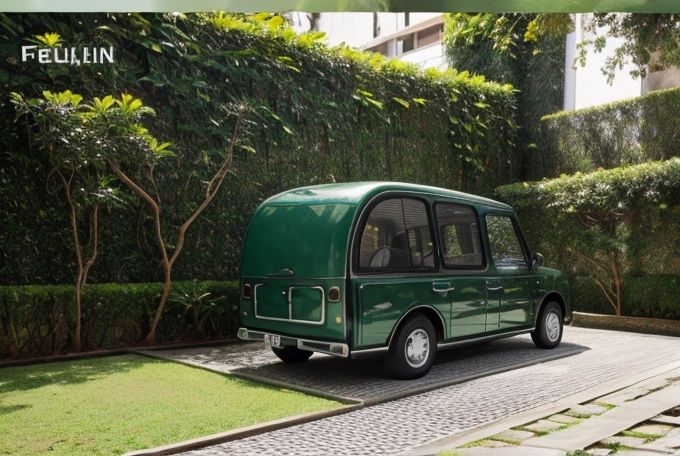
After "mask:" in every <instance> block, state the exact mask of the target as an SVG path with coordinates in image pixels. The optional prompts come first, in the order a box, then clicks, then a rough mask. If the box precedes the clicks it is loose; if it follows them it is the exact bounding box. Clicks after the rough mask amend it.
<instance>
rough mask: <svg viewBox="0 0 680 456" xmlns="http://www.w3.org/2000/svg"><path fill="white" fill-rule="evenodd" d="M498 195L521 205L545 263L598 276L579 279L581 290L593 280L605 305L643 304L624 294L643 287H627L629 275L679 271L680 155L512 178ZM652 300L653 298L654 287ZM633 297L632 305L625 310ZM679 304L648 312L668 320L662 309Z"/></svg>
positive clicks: (621, 309)
mask: <svg viewBox="0 0 680 456" xmlns="http://www.w3.org/2000/svg"><path fill="white" fill-rule="evenodd" d="M496 196H497V198H498V199H500V200H502V201H504V202H506V203H508V204H510V205H512V206H514V207H515V209H516V210H517V212H518V216H519V218H520V220H521V221H522V225H523V226H524V228H525V232H526V236H527V239H528V242H529V244H530V246H531V247H532V249H533V250H534V251H541V252H543V253H544V254H546V261H547V263H546V264H548V265H551V266H554V267H556V268H558V269H561V270H564V271H565V272H566V273H567V274H569V275H570V276H571V277H582V276H585V277H588V278H590V279H591V280H592V284H583V283H578V281H573V284H572V285H573V286H574V287H575V290H576V291H575V296H581V297H583V296H594V295H595V292H594V291H593V290H594V289H593V286H595V287H597V288H598V289H599V296H600V298H599V300H600V301H601V302H603V303H604V305H605V306H607V305H608V306H609V308H610V309H612V308H613V309H615V310H616V312H617V313H622V314H624V315H633V313H636V312H641V310H640V308H641V307H640V305H638V304H636V302H637V301H636V300H635V299H636V298H632V297H631V298H630V299H629V298H627V297H626V293H628V292H631V293H634V291H631V290H634V289H636V288H635V287H637V285H635V286H633V287H634V288H632V289H631V288H630V286H629V285H627V284H630V283H632V282H630V280H631V279H630V277H627V276H636V277H637V276H642V277H644V276H659V275H660V276H666V275H680V260H679V258H680V205H679V204H678V201H680V158H673V159H671V160H668V161H665V162H650V163H644V164H641V165H636V166H629V167H622V168H615V169H610V170H603V171H598V172H594V173H589V174H581V173H577V174H575V175H573V176H569V177H562V178H557V179H552V180H544V181H541V182H526V183H518V184H512V185H508V186H503V187H499V188H498V189H497V193H496ZM641 280H642V279H641ZM641 283H646V282H641ZM664 296H665V295H664ZM574 299H575V300H576V299H581V298H577V297H575V298H574ZM583 299H586V304H584V305H586V306H588V307H591V306H593V307H595V304H594V303H593V302H592V301H591V298H590V297H588V298H583ZM649 299H655V298H654V295H653V294H652V293H651V292H650V294H649ZM659 299H660V301H663V302H668V301H665V298H661V297H660V298H659ZM627 302H630V303H632V304H631V305H633V306H634V307H633V308H632V309H626V308H625V305H626V303H627ZM650 305H652V304H650ZM575 308H577V309H578V308H579V306H578V305H577V304H575ZM677 308H678V306H677V305H676V306H675V308H674V309H673V308H671V309H670V310H669V309H666V308H665V307H663V306H662V307H659V308H657V309H655V310H653V311H652V310H649V309H648V311H647V313H648V314H654V316H655V317H656V318H664V317H661V316H659V315H658V314H666V315H676V312H677V311H678V310H677ZM650 309H652V308H651V307H650Z"/></svg>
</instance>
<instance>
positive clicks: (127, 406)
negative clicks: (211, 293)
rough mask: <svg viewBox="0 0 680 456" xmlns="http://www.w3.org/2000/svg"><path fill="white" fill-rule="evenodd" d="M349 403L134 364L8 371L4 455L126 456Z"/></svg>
mask: <svg viewBox="0 0 680 456" xmlns="http://www.w3.org/2000/svg"><path fill="white" fill-rule="evenodd" d="M340 406H341V404H339V403H337V402H333V401H329V400H325V399H320V398H316V397H311V396H306V395H304V394H301V393H297V392H293V391H287V390H283V389H277V388H271V387H267V386H262V385H258V384H256V383H252V382H247V381H242V380H239V379H234V378H230V377H227V376H224V375H219V374H215V373H211V372H207V371H204V370H201V369H195V368H192V367H188V366H183V365H179V364H175V363H170V362H165V361H160V360H155V359H149V358H145V357H141V356H135V355H125V356H117V357H111V358H99V359H91V360H81V361H71V362H60V363H51V364H41V365H36V366H27V367H9V368H2V369H0V454H13V455H14V454H17V455H20V454H25V455H29V454H30V455H36V454H48V453H49V454H50V455H62V454H63V455H77V454H87V455H92V454H121V453H124V452H126V451H131V450H137V449H142V448H149V447H154V446H159V445H166V444H169V443H175V442H180V441H182V440H186V439H190V438H195V437H200V436H204V435H208V434H214V433H217V432H223V431H228V430H231V429H236V428H240V427H244V426H249V425H252V424H256V423H262V422H265V421H270V420H275V419H278V418H282V417H286V416H293V415H298V414H302V413H308V412H314V411H319V410H328V409H332V408H337V407H340Z"/></svg>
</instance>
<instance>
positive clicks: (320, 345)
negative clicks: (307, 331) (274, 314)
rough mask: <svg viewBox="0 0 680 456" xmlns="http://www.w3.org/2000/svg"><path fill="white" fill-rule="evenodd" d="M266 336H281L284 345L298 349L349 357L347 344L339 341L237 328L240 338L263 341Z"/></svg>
mask: <svg viewBox="0 0 680 456" xmlns="http://www.w3.org/2000/svg"><path fill="white" fill-rule="evenodd" d="M267 336H281V342H282V343H283V344H284V345H293V346H296V347H297V348H299V349H300V350H309V351H313V352H319V353H325V354H327V355H333V356H339V357H341V358H348V357H349V345H347V344H342V343H339V342H325V341H320V340H310V339H299V338H297V337H289V336H283V335H280V334H273V333H266V332H262V331H255V330H252V329H248V328H239V329H238V338H239V339H241V340H258V341H264V340H265V338H266V337H267Z"/></svg>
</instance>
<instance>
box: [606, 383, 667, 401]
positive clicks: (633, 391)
mask: <svg viewBox="0 0 680 456" xmlns="http://www.w3.org/2000/svg"><path fill="white" fill-rule="evenodd" d="M667 383H668V380H667V379H665V378H657V379H654V380H652V381H649V382H645V383H644V384H637V385H632V386H629V387H628V388H625V389H622V390H621V391H617V392H615V393H612V394H608V395H606V396H603V397H601V398H599V399H598V400H597V402H601V403H603V404H611V405H616V406H619V405H623V404H625V403H626V402H631V401H633V400H635V399H636V398H639V397H642V396H644V395H646V394H648V393H649V392H650V391H651V390H655V389H657V388H661V387H663V386H666V384H667Z"/></svg>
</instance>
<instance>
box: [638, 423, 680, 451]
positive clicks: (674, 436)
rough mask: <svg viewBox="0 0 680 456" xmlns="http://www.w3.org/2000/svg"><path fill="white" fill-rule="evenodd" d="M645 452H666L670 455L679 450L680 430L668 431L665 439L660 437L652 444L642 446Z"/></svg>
mask: <svg viewBox="0 0 680 456" xmlns="http://www.w3.org/2000/svg"><path fill="white" fill-rule="evenodd" d="M642 448H644V449H645V450H658V451H667V452H669V453H672V452H674V451H677V450H678V449H680V428H675V429H673V430H672V431H670V432H669V433H668V434H667V435H666V436H665V437H660V438H658V439H656V440H654V441H653V442H650V443H647V444H645V445H643V446H642Z"/></svg>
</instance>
